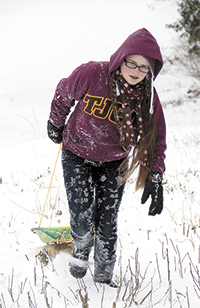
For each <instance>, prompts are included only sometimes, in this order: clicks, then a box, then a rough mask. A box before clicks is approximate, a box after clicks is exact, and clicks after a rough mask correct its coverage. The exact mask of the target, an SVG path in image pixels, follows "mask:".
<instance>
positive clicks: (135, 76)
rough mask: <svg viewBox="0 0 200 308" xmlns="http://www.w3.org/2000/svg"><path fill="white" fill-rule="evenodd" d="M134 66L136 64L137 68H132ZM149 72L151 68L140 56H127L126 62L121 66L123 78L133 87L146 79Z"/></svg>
mask: <svg viewBox="0 0 200 308" xmlns="http://www.w3.org/2000/svg"><path fill="white" fill-rule="evenodd" d="M134 64H136V67H135V68H130V67H131V66H134ZM128 66H130V67H128ZM142 71H144V72H142ZM148 71H149V66H148V63H147V61H146V60H145V59H144V58H143V57H142V56H140V55H131V56H127V57H126V59H125V61H123V62H122V64H121V73H122V76H123V77H124V79H125V80H126V81H127V82H128V83H129V84H130V85H133V86H134V85H136V84H137V83H139V82H140V81H142V80H143V79H144V78H145V77H146V75H147V73H148Z"/></svg>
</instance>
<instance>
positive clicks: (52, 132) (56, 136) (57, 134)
mask: <svg viewBox="0 0 200 308" xmlns="http://www.w3.org/2000/svg"><path fill="white" fill-rule="evenodd" d="M63 129H64V126H60V127H57V126H55V125H53V124H52V123H51V122H50V121H48V122H47V133H48V137H49V138H50V139H51V140H52V141H53V142H55V143H61V142H62V132H63Z"/></svg>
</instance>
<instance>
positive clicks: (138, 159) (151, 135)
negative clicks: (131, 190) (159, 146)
mask: <svg viewBox="0 0 200 308" xmlns="http://www.w3.org/2000/svg"><path fill="white" fill-rule="evenodd" d="M145 127H146V134H145V137H144V138H143V139H141V140H140V144H139V146H138V147H135V148H133V152H132V154H131V155H130V156H128V157H126V158H125V159H124V161H123V162H122V164H121V165H120V167H119V173H120V175H121V176H122V182H121V184H123V183H125V182H126V181H127V180H128V178H129V177H130V176H131V175H132V173H133V172H134V171H135V170H136V169H137V168H139V170H138V177H137V180H136V185H135V188H136V190H138V189H140V188H143V187H144V186H145V181H146V179H147V177H148V175H149V173H150V171H151V169H152V166H153V162H154V149H155V139H156V127H155V115H154V114H153V115H149V119H148V120H147V121H146V123H145ZM145 150H147V164H146V166H144V165H143V164H142V161H143V156H144V151H145ZM125 166H128V167H126V168H125Z"/></svg>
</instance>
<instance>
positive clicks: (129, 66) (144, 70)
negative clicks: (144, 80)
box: [124, 59, 149, 74]
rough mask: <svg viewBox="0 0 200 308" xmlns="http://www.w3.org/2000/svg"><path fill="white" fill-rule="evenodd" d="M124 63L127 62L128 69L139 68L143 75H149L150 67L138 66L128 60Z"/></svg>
mask: <svg viewBox="0 0 200 308" xmlns="http://www.w3.org/2000/svg"><path fill="white" fill-rule="evenodd" d="M124 62H125V65H126V66H127V67H128V68H132V69H136V68H137V67H138V69H139V71H140V72H142V73H146V74H147V73H148V72H149V67H146V66H143V65H141V66H138V65H137V64H135V63H134V62H130V61H127V60H126V59H124Z"/></svg>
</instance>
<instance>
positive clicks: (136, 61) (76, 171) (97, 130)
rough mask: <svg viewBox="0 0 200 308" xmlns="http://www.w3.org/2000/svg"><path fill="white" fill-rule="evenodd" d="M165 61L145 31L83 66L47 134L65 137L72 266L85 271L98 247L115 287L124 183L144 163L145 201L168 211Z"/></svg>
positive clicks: (103, 276) (99, 264)
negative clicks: (157, 84) (161, 81)
mask: <svg viewBox="0 0 200 308" xmlns="http://www.w3.org/2000/svg"><path fill="white" fill-rule="evenodd" d="M162 66H163V60H162V56H161V52H160V48H159V46H158V44H157V41H156V40H155V38H154V37H153V36H152V35H151V33H150V32H149V31H147V30H146V29H144V28H143V29H140V30H138V31H136V32H134V33H132V34H131V35H130V36H129V37H128V38H127V39H126V40H125V42H124V43H123V44H122V45H121V46H120V47H119V49H118V50H117V51H116V52H115V53H114V54H113V55H112V56H111V58H110V61H109V62H89V63H87V64H83V65H81V66H80V67H78V68H77V69H75V71H74V72H73V73H72V74H71V75H70V76H69V77H68V78H64V79H62V80H61V81H60V83H59V84H58V86H57V88H56V92H55V96H54V98H53V101H52V104H51V111H50V116H49V121H48V136H49V138H51V139H52V140H53V141H54V142H55V143H60V142H62V167H63V176H64V181H65V187H66V192H67V199H68V204H69V212H70V225H71V234H72V237H73V239H74V250H73V253H72V258H71V261H70V263H69V269H70V273H71V274H72V275H73V276H74V277H76V278H82V277H84V276H85V274H86V272H87V266H88V264H87V261H88V258H89V254H90V251H91V248H92V247H93V246H94V279H95V281H96V282H101V283H107V284H109V285H110V286H114V287H115V286H116V285H115V284H114V283H113V282H112V276H113V270H114V265H115V261H116V242H117V213H118V210H119V206H120V203H121V199H122V194H123V190H124V185H125V182H126V180H127V179H128V177H129V176H130V175H131V174H132V172H133V171H134V170H135V169H136V168H137V167H138V169H139V172H138V178H137V182H136V189H139V188H144V192H143V195H142V203H145V202H146V200H147V199H148V197H149V196H150V195H151V199H152V202H151V205H150V209H149V215H156V214H160V213H161V211H162V209H163V188H162V185H161V183H162V174H163V172H164V171H165V165H164V159H165V154H164V153H165V150H166V128H165V120H164V115H163V110H162V107H161V104H160V101H159V98H158V95H157V92H156V90H155V88H154V87H153V80H154V79H155V78H156V77H157V75H158V73H159V72H160V70H161V68H162ZM74 105H76V106H75V108H74V110H73V112H72V114H71V116H70V117H69V118H68V121H67V123H66V124H65V121H66V118H67V117H68V115H69V113H70V109H71V108H72V107H73V106H74Z"/></svg>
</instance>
